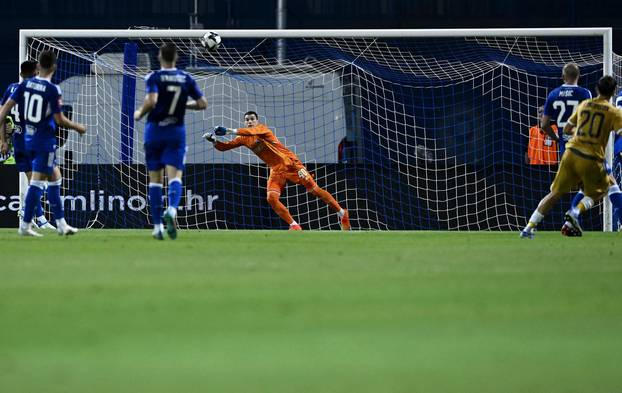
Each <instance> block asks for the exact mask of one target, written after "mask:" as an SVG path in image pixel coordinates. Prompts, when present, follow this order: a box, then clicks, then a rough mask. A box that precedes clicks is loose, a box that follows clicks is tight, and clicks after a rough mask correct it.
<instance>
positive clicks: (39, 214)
mask: <svg viewBox="0 0 622 393" xmlns="http://www.w3.org/2000/svg"><path fill="white" fill-rule="evenodd" d="M24 173H25V174H26V178H27V179H28V183H29V184H30V179H32V171H30V170H29V171H28V172H24ZM45 188H47V185H46V186H45ZM45 188H44V194H45ZM34 217H35V220H34V223H35V225H36V226H37V227H39V228H41V229H56V227H55V226H54V225H52V224H51V223H50V222H49V221H48V219H47V218H46V217H45V212H44V211H43V205H42V202H41V200H39V203H37V204H36V205H35V215H34Z"/></svg>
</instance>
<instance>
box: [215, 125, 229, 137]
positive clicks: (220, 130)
mask: <svg viewBox="0 0 622 393" xmlns="http://www.w3.org/2000/svg"><path fill="white" fill-rule="evenodd" d="M213 132H214V135H216V136H225V135H227V128H226V127H223V126H218V127H214V130H213Z"/></svg>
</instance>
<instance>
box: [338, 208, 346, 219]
mask: <svg viewBox="0 0 622 393" xmlns="http://www.w3.org/2000/svg"><path fill="white" fill-rule="evenodd" d="M344 214H346V211H345V210H343V209H339V211H338V212H337V215H338V216H339V218H341V217H343V215H344Z"/></svg>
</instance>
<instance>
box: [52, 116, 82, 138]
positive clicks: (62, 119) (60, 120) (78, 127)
mask: <svg viewBox="0 0 622 393" xmlns="http://www.w3.org/2000/svg"><path fill="white" fill-rule="evenodd" d="M54 121H56V124H58V125H59V126H61V127H65V128H69V129H71V130H75V131H77V132H78V134H80V135H82V134H84V133H85V132H86V126H85V125H84V124H80V123H76V122H75V121H71V120H69V119H68V118H67V116H65V115H64V114H63V112H58V113H55V114H54Z"/></svg>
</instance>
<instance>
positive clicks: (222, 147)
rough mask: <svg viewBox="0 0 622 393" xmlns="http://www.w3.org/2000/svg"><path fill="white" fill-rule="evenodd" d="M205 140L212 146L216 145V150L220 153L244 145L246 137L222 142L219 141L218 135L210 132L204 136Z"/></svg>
mask: <svg viewBox="0 0 622 393" xmlns="http://www.w3.org/2000/svg"><path fill="white" fill-rule="evenodd" d="M203 138H204V139H205V140H207V141H208V142H211V143H212V145H214V148H216V150H218V151H227V150H231V149H235V148H236V147H240V146H243V145H244V137H242V136H238V137H235V138H233V140H231V141H228V142H221V141H219V140H217V139H216V135H215V134H214V133H213V132H211V131H210V132H206V133H205V134H203Z"/></svg>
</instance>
